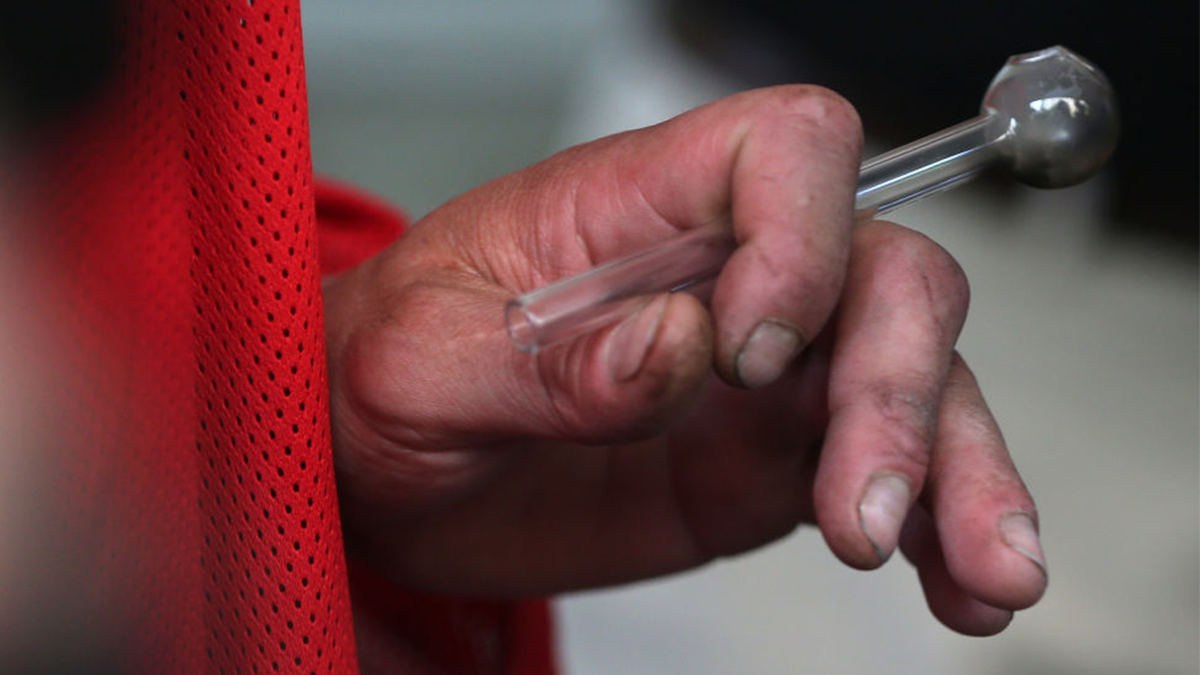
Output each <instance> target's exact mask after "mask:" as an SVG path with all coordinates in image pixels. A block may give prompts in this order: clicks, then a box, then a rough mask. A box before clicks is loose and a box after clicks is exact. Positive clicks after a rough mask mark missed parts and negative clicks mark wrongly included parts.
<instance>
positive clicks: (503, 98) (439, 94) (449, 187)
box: [304, 0, 1200, 675]
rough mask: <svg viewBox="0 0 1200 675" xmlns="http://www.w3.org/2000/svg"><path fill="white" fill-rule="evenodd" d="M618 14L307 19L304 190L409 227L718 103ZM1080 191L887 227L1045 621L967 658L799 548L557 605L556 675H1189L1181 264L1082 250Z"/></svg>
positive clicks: (908, 582) (1114, 248) (680, 55)
mask: <svg viewBox="0 0 1200 675" xmlns="http://www.w3.org/2000/svg"><path fill="white" fill-rule="evenodd" d="M639 7H640V6H639V5H637V4H636V3H633V2H624V1H622V0H586V1H585V0H573V1H554V0H510V1H509V2H483V1H480V0H476V1H470V0H436V1H435V0H427V1H423V2H418V1H416V0H405V1H400V0H353V1H349V0H343V1H341V2H337V3H331V2H317V1H316V0H314V1H312V2H309V3H307V4H306V5H305V6H304V11H305V29H306V51H307V55H308V70H309V85H310V98H311V110H312V134H313V149H314V155H315V162H316V168H317V170H318V172H323V173H326V174H329V175H333V176H336V177H339V178H342V179H345V180H349V181H352V182H355V183H358V184H359V185H362V186H364V187H366V188H369V189H371V190H373V191H375V192H377V193H379V194H382V195H384V196H386V197H389V198H390V199H392V200H393V201H395V202H397V203H399V204H401V205H404V206H405V207H406V208H408V209H409V211H410V212H411V213H413V214H414V215H418V216H419V215H421V214H422V213H424V212H426V211H428V210H429V209H431V208H432V207H434V206H436V205H437V204H438V203H440V202H442V201H444V200H445V199H447V198H449V197H451V196H453V195H455V194H457V193H459V192H461V191H463V190H466V189H468V188H470V187H471V186H473V185H475V184H478V183H480V182H482V181H484V180H487V179H488V178H491V177H494V176H497V175H500V174H502V173H505V172H507V171H510V170H513V169H517V168H520V167H521V166H523V165H525V164H528V163H531V162H533V161H536V160H537V159H538V158H540V157H542V156H545V155H546V154H548V153H550V152H552V151H554V150H556V149H558V148H561V147H564V146H565V145H567V144H570V143H572V142H577V141H581V140H586V139H588V138H592V137H595V136H598V135H602V134H604V133H608V132H611V131H617V130H620V129H624V128H629V127H635V126H642V125H645V124H650V123H653V122H657V121H659V120H661V119H664V118H666V117H668V116H670V115H672V114H675V113H677V112H681V111H683V110H685V109H687V108H689V107H692V106H694V105H697V104H699V103H702V102H704V101H707V100H710V99H712V98H714V97H716V96H719V95H721V94H724V93H728V92H731V91H734V90H736V88H737V85H736V83H732V82H728V81H725V80H722V79H721V78H719V77H717V76H715V75H714V74H712V73H711V72H710V71H709V70H708V69H707V68H706V67H705V66H704V65H702V64H700V63H698V62H696V61H695V60H693V59H692V58H691V57H690V56H688V55H687V54H686V53H684V52H683V51H682V50H681V49H679V48H678V47H675V46H673V45H672V44H671V43H670V42H669V41H668V39H667V38H666V37H665V35H664V33H663V32H662V31H660V30H659V29H657V28H656V27H655V24H654V22H653V21H651V20H650V17H649V14H648V12H646V11H644V10H641V9H639ZM1003 56H1006V55H997V58H998V61H999V59H1001V58H1002V57H1003ZM985 84H986V83H981V88H982V87H983V86H984V85H985ZM972 112H973V111H970V110H964V111H963V114H964V117H966V116H969V115H970V114H971V113H972ZM868 131H869V130H868ZM1126 142H1136V139H1127V140H1126ZM1099 190H1103V181H1097V182H1093V183H1091V184H1088V185H1085V186H1082V187H1080V188H1074V189H1071V190H1066V191H1060V192H1055V193H1039V192H1034V191H1021V192H1019V193H1017V194H1016V196H1015V197H1014V196H1013V195H1008V196H1007V197H1006V199H1005V200H1004V201H1003V202H1001V201H998V199H997V197H996V196H995V195H992V194H989V193H988V192H987V191H986V190H984V189H982V188H978V187H968V188H964V189H963V190H960V191H958V192H956V193H953V194H949V195H944V196H941V197H939V198H937V199H936V200H932V201H928V202H924V203H922V204H919V205H916V206H914V207H911V208H909V209H906V210H904V211H901V212H900V213H899V214H897V216H896V218H895V219H896V220H898V221H900V222H902V223H905V224H908V225H910V226H912V227H915V228H917V229H920V230H921V231H923V232H925V233H927V234H929V235H930V236H932V237H933V238H934V239H935V240H937V241H938V242H940V243H941V244H942V245H943V246H945V247H946V248H947V249H948V250H949V251H950V252H951V253H953V254H954V255H955V256H956V257H957V258H958V259H959V261H960V262H961V263H962V265H963V267H964V268H965V269H966V271H967V273H968V276H970V278H971V282H972V289H973V304H972V314H971V317H970V319H969V320H968V323H967V328H966V331H965V334H964V335H963V338H962V341H961V349H962V352H963V353H964V355H965V356H966V357H967V359H968V361H970V363H971V364H972V366H973V368H974V369H975V371H976V374H977V375H978V377H979V379H980V381H981V383H982V384H983V386H984V388H985V392H986V393H987V395H988V398H989V402H990V403H991V405H992V407H993V408H994V410H995V412H996V414H997V417H998V418H999V420H1000V422H1001V424H1002V426H1003V428H1004V430H1005V433H1006V436H1007V438H1008V441H1009V444H1010V446H1011V449H1012V452H1013V454H1014V457H1015V458H1016V461H1017V463H1018V466H1020V467H1021V468H1022V470H1023V473H1024V475H1025V477H1026V480H1027V482H1028V484H1029V485H1030V487H1031V489H1032V490H1033V492H1034V494H1035V496H1036V497H1037V498H1038V502H1039V506H1040V511H1041V519H1042V524H1043V543H1044V546H1045V549H1046V553H1047V556H1048V559H1049V563H1050V570H1051V583H1050V589H1049V593H1048V594H1047V596H1046V598H1045V600H1044V601H1043V602H1042V603H1041V604H1039V605H1038V606H1037V607H1036V608H1034V609H1033V610H1030V611H1028V612H1024V613H1021V614H1019V615H1018V616H1017V618H1016V620H1015V621H1014V623H1013V625H1012V626H1011V627H1010V628H1009V630H1008V631H1007V632H1006V633H1005V634H1003V635H1002V636H999V637H996V638H991V639H987V640H978V639H970V638H963V637H960V636H957V635H955V634H953V633H951V632H949V631H948V630H946V629H944V628H943V627H941V626H940V625H939V624H938V623H937V622H936V621H935V620H934V619H932V618H931V617H930V616H929V614H928V612H927V611H926V609H925V607H924V601H923V600H922V598H921V595H920V592H919V589H918V586H917V583H916V579H915V575H914V574H913V573H912V571H911V569H910V568H909V567H908V566H907V564H906V563H905V562H903V560H902V559H900V558H899V557H897V558H896V559H894V560H893V561H892V562H890V563H889V564H888V565H887V566H886V567H885V568H884V569H883V570H881V571H878V572H874V573H860V572H855V571H852V570H849V569H846V568H843V567H842V566H841V565H840V564H838V563H837V561H836V560H835V559H834V558H833V556H832V555H831V554H830V553H828V551H827V550H826V549H825V547H824V544H823V543H822V542H821V540H820V537H819V535H818V534H817V533H816V532H815V531H814V530H811V529H807V530H800V531H798V532H797V533H795V534H793V535H792V536H790V537H788V538H786V539H785V540H783V541H781V542H779V543H777V544H775V545H774V546H771V547H768V548H767V549H764V550H762V551H759V552H755V553H753V554H750V555H746V556H743V557H741V558H738V559H735V560H730V561H723V562H720V563H717V564H714V565H711V566H709V567H707V568H704V569H701V570H697V571H695V572H692V573H688V574H685V575H680V576H677V577H674V578H670V579H666V580H658V581H654V582H649V583H643V584H639V585H634V586H630V587H627V588H621V589H615V590H605V591H598V592H592V593H587V594H580V595H576V596H572V597H568V598H565V599H563V600H562V601H561V602H560V603H559V614H560V618H561V621H560V631H561V636H562V641H561V642H562V646H563V661H564V665H565V666H566V670H567V672H569V673H574V674H575V675H607V674H617V673H622V674H624V673H655V674H663V675H666V674H671V673H681V674H682V673H740V674H745V675H775V674H783V673H865V672H886V673H922V674H940V673H946V674H950V673H980V674H985V675H986V674H989V673H996V674H999V673H1035V674H1036V673H1044V674H1047V675H1058V674H1074V673H1079V674H1083V673H1087V674H1092V675H1108V674H1112V675H1117V674H1125V673H1139V674H1141V673H1146V674H1154V673H1162V674H1175V673H1179V674H1194V673H1197V672H1198V656H1197V649H1198V647H1197V643H1198V641H1200V638H1198V634H1200V617H1198V606H1200V562H1198V560H1200V555H1198V546H1200V543H1198V538H1200V516H1198V509H1200V501H1198V494H1197V484H1198V475H1200V462H1198V455H1200V447H1198V443H1200V440H1198V439H1200V430H1198V426H1200V423H1198V420H1200V394H1198V363H1197V359H1198V356H1197V355H1198V339H1200V338H1198V308H1197V265H1196V257H1195V251H1194V250H1189V251H1182V252H1181V251H1171V250H1166V249H1163V248H1161V247H1153V246H1150V245H1148V244H1143V243H1140V242H1138V241H1131V240H1125V239H1121V240H1118V239H1114V238H1111V237H1106V236H1102V234H1101V231H1102V227H1101V226H1102V222H1101V221H1100V218H1101V217H1102V216H1100V215H1099V214H1098V212H1097V210H1096V209H1095V208H1094V207H1093V206H1092V205H1093V204H1094V203H1095V201H1096V200H1095V199H1093V198H1092V197H1093V196H1094V194H1095V193H1096V192H1097V191H1099Z"/></svg>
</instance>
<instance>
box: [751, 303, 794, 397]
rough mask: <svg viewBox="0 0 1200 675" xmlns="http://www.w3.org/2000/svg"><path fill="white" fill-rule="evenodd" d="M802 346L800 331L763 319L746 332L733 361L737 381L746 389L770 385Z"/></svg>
mask: <svg viewBox="0 0 1200 675" xmlns="http://www.w3.org/2000/svg"><path fill="white" fill-rule="evenodd" d="M803 346H804V336H803V335H802V334H801V333H800V330H799V329H797V328H796V327H795V326H792V325H791V324H788V323H785V322H783V321H781V320H779V319H764V320H763V321H761V322H760V323H759V324H758V326H756V327H755V328H754V332H752V333H750V337H749V338H748V339H747V340H746V344H744V345H742V351H740V352H738V355H737V359H736V360H735V361H734V369H735V371H736V374H737V379H738V381H739V382H741V383H742V386H745V387H748V388H750V389H756V388H758V387H765V386H766V385H768V384H771V383H772V382H774V381H775V380H776V379H778V378H779V376H780V375H782V374H783V370H784V369H785V368H787V365H788V363H790V362H791V360H792V358H793V357H794V356H796V354H797V353H798V352H799V351H800V348H801V347H803Z"/></svg>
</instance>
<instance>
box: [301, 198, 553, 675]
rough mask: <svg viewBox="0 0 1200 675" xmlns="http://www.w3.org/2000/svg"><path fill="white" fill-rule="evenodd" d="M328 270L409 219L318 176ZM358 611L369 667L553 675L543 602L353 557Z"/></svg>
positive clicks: (376, 244) (392, 234)
mask: <svg viewBox="0 0 1200 675" xmlns="http://www.w3.org/2000/svg"><path fill="white" fill-rule="evenodd" d="M315 188H316V190H315V192H316V208H315V210H316V215H317V240H318V243H319V246H318V257H319V259H320V266H321V272H322V273H323V274H336V273H338V272H342V271H344V270H346V269H349V268H351V267H353V266H355V265H357V264H359V263H361V262H363V261H364V260H366V259H367V258H369V257H371V256H372V255H374V254H375V253H377V252H379V251H380V250H381V249H383V248H385V247H386V246H387V245H388V244H390V243H391V242H392V241H394V240H395V239H396V237H398V236H400V234H401V233H402V232H403V231H404V229H405V226H406V225H407V223H408V219H407V217H406V216H405V215H404V214H403V213H402V212H401V211H399V210H398V209H396V208H395V207H393V206H391V205H389V204H387V203H386V202H384V201H382V200H380V199H377V198H375V197H373V196H371V195H368V194H366V193H363V192H361V191H358V190H356V189H355V188H352V187H350V186H347V185H343V184H338V183H335V182H333V181H329V180H326V179H318V180H316V181H315ZM348 571H349V581H350V599H351V608H352V610H353V612H354V627H355V634H356V640H357V643H358V658H359V663H360V666H361V668H362V671H363V672H367V673H372V672H397V669H399V671H400V672H413V673H426V672H432V673H446V674H447V675H459V674H462V675H479V674H482V673H489V674H490V673H496V674H501V673H503V674H511V675H517V674H519V675H550V674H551V673H553V672H555V667H554V650H553V640H552V625H551V617H550V608H549V605H548V603H547V602H546V601H544V600H530V601H517V602H495V601H487V600H472V599H459V598H455V599H449V598H444V597H439V596H433V595H428V594H423V593H417V592H413V591H408V590H404V589H401V588H398V587H396V586H395V585H394V584H392V583H390V582H389V581H387V580H386V579H384V578H383V577H381V576H380V575H379V574H377V573H376V572H375V571H374V570H372V569H371V568H370V567H369V566H367V565H365V564H363V563H361V562H359V561H356V560H354V558H353V557H351V558H350V559H349V560H348Z"/></svg>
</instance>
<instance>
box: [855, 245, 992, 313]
mask: <svg viewBox="0 0 1200 675" xmlns="http://www.w3.org/2000/svg"><path fill="white" fill-rule="evenodd" d="M863 236H866V237H868V238H870V244H869V245H870V247H871V249H872V253H873V255H872V257H873V258H875V260H876V263H877V265H879V266H880V269H882V270H883V274H884V276H885V281H886V284H887V287H889V288H892V289H908V291H907V292H909V293H917V294H920V295H922V296H924V299H925V300H926V302H927V304H928V306H929V307H931V308H932V309H933V311H934V313H935V315H936V316H937V318H938V321H939V324H942V325H947V326H955V327H957V326H961V324H962V321H963V320H964V319H965V317H966V314H967V309H968V306H969V305H970V300H971V286H970V282H969V281H968V279H967V275H966V272H964V271H963V268H962V266H961V265H959V263H958V261H957V260H955V259H954V256H952V255H950V253H949V252H948V251H946V249H944V248H942V247H941V246H940V245H939V244H938V243H937V242H935V241H933V240H932V239H930V238H929V237H926V236H925V235H923V234H920V233H919V232H915V231H913V230H910V229H908V228H905V227H901V226H899V225H893V224H891V223H885V222H876V223H872V224H871V225H870V227H869V228H868V231H866V232H864V233H863Z"/></svg>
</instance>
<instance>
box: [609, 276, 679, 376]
mask: <svg viewBox="0 0 1200 675" xmlns="http://www.w3.org/2000/svg"><path fill="white" fill-rule="evenodd" d="M669 298H670V296H668V295H660V296H658V297H656V298H654V299H653V300H651V301H650V302H649V303H648V304H647V305H646V306H645V307H643V308H641V309H640V310H638V312H637V314H634V315H633V316H631V317H629V318H628V319H625V320H624V321H622V322H621V324H620V325H618V326H617V328H616V330H614V331H613V335H612V337H611V338H610V339H609V340H608V365H609V369H610V370H611V372H612V376H613V379H614V380H616V381H618V382H625V381H627V380H632V379H633V378H634V377H636V376H637V374H638V373H639V372H641V370H642V366H643V365H644V364H645V363H646V356H647V355H649V354H650V347H652V346H653V345H654V340H655V338H656V337H657V336H658V327H659V325H660V324H661V323H662V317H663V312H664V310H666V308H667V300H668V299H669Z"/></svg>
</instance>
